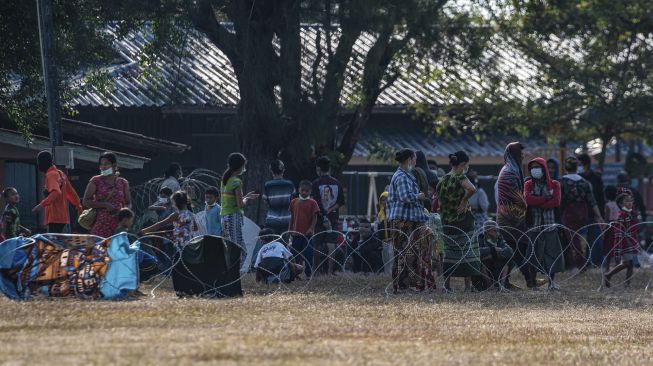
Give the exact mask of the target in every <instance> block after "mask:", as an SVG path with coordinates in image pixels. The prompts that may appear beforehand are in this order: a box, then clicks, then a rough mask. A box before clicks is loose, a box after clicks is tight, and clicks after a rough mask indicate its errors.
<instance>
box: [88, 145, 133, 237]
mask: <svg viewBox="0 0 653 366" xmlns="http://www.w3.org/2000/svg"><path fill="white" fill-rule="evenodd" d="M99 165H100V166H99V168H100V175H96V176H94V177H93V178H91V180H90V181H89V182H88V185H87V186H86V191H85V192H84V200H83V205H84V207H88V208H95V209H97V216H96V218H95V223H94V224H93V227H92V228H91V234H92V235H97V236H100V237H103V238H108V237H109V236H111V235H113V233H114V232H115V231H116V228H117V227H118V216H117V213H118V211H120V209H121V208H123V207H131V195H130V193H129V182H127V179H125V178H121V177H119V173H118V160H117V159H116V155H115V154H113V153H110V152H105V153H103V154H102V155H100V159H99Z"/></svg>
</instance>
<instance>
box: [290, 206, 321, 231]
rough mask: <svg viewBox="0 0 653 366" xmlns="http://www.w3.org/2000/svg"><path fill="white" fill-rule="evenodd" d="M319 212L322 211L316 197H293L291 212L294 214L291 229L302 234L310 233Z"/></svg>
mask: <svg viewBox="0 0 653 366" xmlns="http://www.w3.org/2000/svg"><path fill="white" fill-rule="evenodd" d="M318 213H320V207H319V206H318V205H317V202H316V201H315V200H314V199H312V198H309V199H307V200H302V199H299V198H295V199H293V200H292V201H290V214H291V215H292V222H291V227H290V229H291V230H292V231H295V232H298V233H302V234H306V233H308V231H309V230H310V229H311V225H312V224H313V218H315V215H317V214H318Z"/></svg>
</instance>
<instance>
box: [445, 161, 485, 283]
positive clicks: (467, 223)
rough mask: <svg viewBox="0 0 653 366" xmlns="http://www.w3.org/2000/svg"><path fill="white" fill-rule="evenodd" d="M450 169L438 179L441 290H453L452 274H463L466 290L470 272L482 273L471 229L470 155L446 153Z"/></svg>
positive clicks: (470, 277) (472, 226) (472, 229)
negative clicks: (442, 234) (442, 242)
mask: <svg viewBox="0 0 653 366" xmlns="http://www.w3.org/2000/svg"><path fill="white" fill-rule="evenodd" d="M449 162H450V163H449V164H450V165H451V171H450V172H449V173H447V174H446V175H445V176H444V177H442V179H441V180H440V184H438V188H437V195H438V197H440V215H441V217H442V226H443V233H444V257H443V261H442V262H443V263H442V264H443V268H442V270H443V275H444V276H445V282H444V291H445V292H452V289H451V286H450V279H451V277H464V278H465V292H470V291H472V290H473V289H472V276H478V275H480V274H481V260H480V252H479V247H478V236H477V235H476V233H475V232H474V215H473V214H472V210H471V208H470V206H469V198H470V197H471V196H472V195H474V193H476V188H475V187H474V185H473V184H472V182H470V181H469V179H468V178H467V176H466V174H467V173H468V169H469V156H468V155H467V153H465V152H464V151H457V152H456V153H454V154H451V155H449Z"/></svg>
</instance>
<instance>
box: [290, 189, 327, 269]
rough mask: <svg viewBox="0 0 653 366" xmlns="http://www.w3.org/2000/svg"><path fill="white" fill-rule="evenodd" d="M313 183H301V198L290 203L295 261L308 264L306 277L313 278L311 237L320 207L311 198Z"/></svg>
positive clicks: (292, 247)
mask: <svg viewBox="0 0 653 366" xmlns="http://www.w3.org/2000/svg"><path fill="white" fill-rule="evenodd" d="M312 188H313V187H312V183H311V182H309V181H308V180H302V181H301V182H299V197H297V198H295V199H293V200H292V201H290V227H289V229H288V231H289V232H291V233H292V242H291V250H292V252H293V261H294V262H295V263H297V264H304V263H306V266H305V269H306V277H310V276H311V269H312V268H311V267H312V263H311V262H312V261H313V244H312V243H311V236H313V233H314V232H315V224H316V223H317V216H318V214H319V213H320V206H318V204H317V202H316V201H315V200H314V199H312V198H311V196H310V195H311V190H312Z"/></svg>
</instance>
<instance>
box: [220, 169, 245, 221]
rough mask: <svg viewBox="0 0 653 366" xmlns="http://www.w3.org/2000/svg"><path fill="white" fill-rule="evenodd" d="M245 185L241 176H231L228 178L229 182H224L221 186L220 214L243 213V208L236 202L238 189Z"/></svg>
mask: <svg viewBox="0 0 653 366" xmlns="http://www.w3.org/2000/svg"><path fill="white" fill-rule="evenodd" d="M242 186H243V181H242V180H240V177H237V176H231V178H229V179H227V184H224V183H222V184H221V187H220V193H221V198H222V199H221V202H220V203H221V204H222V206H221V207H222V208H221V210H220V216H222V217H224V216H227V215H232V214H235V213H239V214H243V209H242V208H239V207H238V203H237V202H236V189H238V188H241V187H242Z"/></svg>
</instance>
